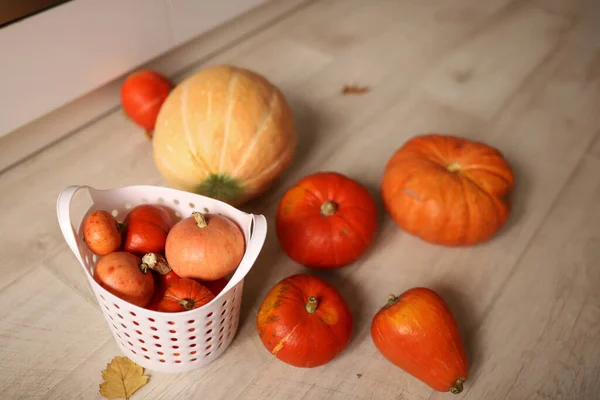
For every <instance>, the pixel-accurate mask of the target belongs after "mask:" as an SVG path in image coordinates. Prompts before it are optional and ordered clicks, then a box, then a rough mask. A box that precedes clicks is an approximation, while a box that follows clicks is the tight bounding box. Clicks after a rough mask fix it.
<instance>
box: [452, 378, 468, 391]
mask: <svg viewBox="0 0 600 400" xmlns="http://www.w3.org/2000/svg"><path fill="white" fill-rule="evenodd" d="M464 381H465V380H464V379H463V378H458V379H457V380H456V382H454V385H452V387H451V388H450V393H452V394H459V393H461V392H462V391H463V382H464Z"/></svg>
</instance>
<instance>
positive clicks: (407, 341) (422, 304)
mask: <svg viewBox="0 0 600 400" xmlns="http://www.w3.org/2000/svg"><path fill="white" fill-rule="evenodd" d="M371 337H372V339H373V343H374V344H375V347H377V349H378V350H379V351H380V352H381V354H383V356H384V357H385V358H387V359H388V360H389V361H390V362H392V363H393V364H394V365H396V366H398V367H400V368H402V369H403V370H404V371H406V372H407V373H409V374H411V375H412V376H414V377H415V378H417V379H419V380H421V381H422V382H424V383H426V384H427V385H429V386H430V387H432V388H433V389H435V390H438V391H441V392H448V391H450V392H452V393H454V394H458V393H460V392H462V390H463V383H464V382H465V381H466V380H467V375H468V362H467V356H466V353H465V349H464V345H463V341H462V338H461V335H460V331H459V328H458V325H457V323H456V320H455V319H454V317H453V315H452V313H451V311H450V309H449V308H448V305H447V304H446V302H445V301H444V300H443V299H442V298H441V297H440V296H439V295H438V294H437V293H435V292H434V291H433V290H430V289H427V288H413V289H410V290H407V291H406V292H404V293H403V294H402V295H400V296H399V297H396V296H390V300H389V301H388V304H387V305H386V306H384V307H383V308H382V309H381V310H379V312H378V313H377V314H376V315H375V317H374V318H373V321H372V324H371Z"/></svg>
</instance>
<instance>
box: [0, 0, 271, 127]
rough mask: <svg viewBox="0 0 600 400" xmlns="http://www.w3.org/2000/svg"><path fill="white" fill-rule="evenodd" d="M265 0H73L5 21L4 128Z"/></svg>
mask: <svg viewBox="0 0 600 400" xmlns="http://www.w3.org/2000/svg"><path fill="white" fill-rule="evenodd" d="M264 2H265V0H221V1H216V0H73V1H70V2H68V3H64V4H62V5H59V6H57V7H55V8H52V9H50V10H47V11H44V12H42V13H40V14H37V15H34V16H32V17H29V18H26V19H24V20H22V21H20V22H16V23H14V24H12V25H8V26H6V27H4V28H2V29H0V57H1V62H0V76H2V79H1V80H0V109H1V110H2V118H0V136H2V135H5V134H7V133H9V132H11V131H13V130H15V129H17V128H19V127H20V126H22V125H24V124H26V123H28V122H30V121H32V120H34V119H36V118H38V117H40V116H42V115H44V114H46V113H48V112H50V111H53V110H55V109H56V108H59V107H61V106H63V105H64V104H66V103H68V102H70V101H72V100H74V99H76V98H78V97H80V96H82V95H84V94H85V93H88V92H90V91H92V90H94V89H96V88H98V87H100V86H102V85H104V84H106V83H108V82H110V81H112V80H114V79H116V78H117V77H119V76H121V75H123V74H125V73H127V72H128V71H130V70H132V69H135V68H136V67H138V66H140V65H142V64H144V63H146V62H148V61H150V60H151V59H153V58H155V57H157V56H159V55H161V54H163V53H165V52H167V51H168V50H170V49H172V48H174V47H175V46H177V45H179V44H182V43H183V42H185V41H188V40H189V39H191V38H193V37H195V36H197V35H200V34H202V33H204V32H207V31H208V30H210V29H212V28H214V27H216V26H218V25H220V24H222V23H224V22H226V21H228V20H230V19H232V18H235V17H237V16H239V15H241V14H242V13H244V12H246V11H248V10H250V9H251V8H253V7H255V6H257V5H259V4H261V3H264Z"/></svg>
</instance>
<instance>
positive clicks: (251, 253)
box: [217, 215, 267, 298]
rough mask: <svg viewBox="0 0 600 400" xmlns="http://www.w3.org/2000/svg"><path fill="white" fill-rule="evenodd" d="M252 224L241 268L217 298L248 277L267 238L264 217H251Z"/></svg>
mask: <svg viewBox="0 0 600 400" xmlns="http://www.w3.org/2000/svg"><path fill="white" fill-rule="evenodd" d="M252 222H253V223H254V229H253V230H252V236H251V237H250V240H249V243H248V249H249V250H248V252H247V253H246V255H245V256H244V259H243V265H242V266H243V268H238V269H236V271H235V272H234V274H233V276H232V277H231V279H230V280H229V282H228V283H227V285H226V286H225V287H224V288H223V290H221V293H220V294H219V295H218V296H217V298H218V297H220V295H221V294H223V293H227V292H228V291H229V290H230V289H231V288H232V287H234V286H235V285H237V284H238V283H240V282H241V280H242V279H244V278H245V277H246V275H248V272H250V269H251V268H252V266H253V265H254V262H255V261H256V259H257V258H258V255H259V254H260V251H261V249H262V246H263V243H264V242H265V239H266V238H267V219H266V218H265V217H264V215H252ZM240 267H241V266H240Z"/></svg>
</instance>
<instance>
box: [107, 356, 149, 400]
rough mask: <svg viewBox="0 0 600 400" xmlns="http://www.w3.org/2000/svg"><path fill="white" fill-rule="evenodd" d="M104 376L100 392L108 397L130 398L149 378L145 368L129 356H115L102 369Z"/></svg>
mask: <svg viewBox="0 0 600 400" xmlns="http://www.w3.org/2000/svg"><path fill="white" fill-rule="evenodd" d="M102 377H103V378H104V382H103V383H101V384H100V394H101V395H102V396H104V397H105V398H107V399H129V398H130V397H131V395H133V394H134V393H135V391H136V390H138V389H139V388H141V387H142V386H144V385H145V384H146V383H147V382H148V379H149V376H147V375H144V369H143V368H142V367H140V366H139V365H137V364H136V363H134V362H133V361H131V360H130V359H129V358H127V357H115V358H113V359H112V361H111V362H110V363H109V364H108V365H107V366H106V369H105V370H104V371H102Z"/></svg>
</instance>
